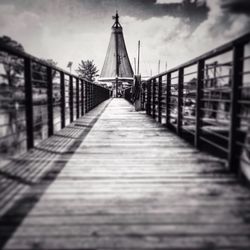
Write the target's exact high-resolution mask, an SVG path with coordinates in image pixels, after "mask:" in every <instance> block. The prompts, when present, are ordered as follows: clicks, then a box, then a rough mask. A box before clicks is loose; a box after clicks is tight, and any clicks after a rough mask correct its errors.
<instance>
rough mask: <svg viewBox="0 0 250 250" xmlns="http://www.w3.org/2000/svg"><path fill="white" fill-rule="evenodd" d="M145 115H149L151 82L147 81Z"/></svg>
mask: <svg viewBox="0 0 250 250" xmlns="http://www.w3.org/2000/svg"><path fill="white" fill-rule="evenodd" d="M146 108H147V114H148V115H151V80H150V81H147V107H146Z"/></svg>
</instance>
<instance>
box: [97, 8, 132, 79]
mask: <svg viewBox="0 0 250 250" xmlns="http://www.w3.org/2000/svg"><path fill="white" fill-rule="evenodd" d="M113 19H115V23H114V24H113V26H112V33H111V36H110V40H109V46H108V50H107V53H106V57H105V61H104V65H103V68H102V71H101V74H100V79H99V80H100V81H114V80H115V79H117V78H118V79H120V80H124V81H126V80H132V79H133V75H134V73H133V69H132V67H131V64H130V61H129V57H128V53H127V49H126V45H125V41H124V37H123V32H122V26H121V24H120V23H119V15H118V12H116V15H115V16H113Z"/></svg>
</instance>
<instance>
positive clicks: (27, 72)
mask: <svg viewBox="0 0 250 250" xmlns="http://www.w3.org/2000/svg"><path fill="white" fill-rule="evenodd" d="M24 80H25V115H26V135H27V149H31V148H33V147H34V129H33V101H32V67H31V60H30V58H25V59H24Z"/></svg>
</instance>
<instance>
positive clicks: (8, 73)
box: [0, 36, 24, 87]
mask: <svg viewBox="0 0 250 250" xmlns="http://www.w3.org/2000/svg"><path fill="white" fill-rule="evenodd" d="M0 43H2V44H5V45H8V46H10V47H13V48H14V49H16V50H20V51H24V48H23V46H22V45H21V44H20V43H18V42H17V41H15V40H12V39H11V38H10V37H8V36H2V37H0ZM0 64H2V65H3V68H4V71H5V74H4V75H1V76H2V77H3V78H6V79H7V81H8V85H9V87H14V86H15V85H16V84H17V83H18V75H20V74H21V73H22V72H23V60H22V59H20V58H18V57H17V56H15V55H12V54H9V53H6V52H3V51H0Z"/></svg>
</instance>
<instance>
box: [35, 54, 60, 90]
mask: <svg viewBox="0 0 250 250" xmlns="http://www.w3.org/2000/svg"><path fill="white" fill-rule="evenodd" d="M41 61H43V62H45V63H48V64H50V65H51V66H52V67H54V66H56V65H57V62H55V61H54V60H53V59H47V60H45V59H41ZM46 74H47V68H46V66H43V65H42V64H40V63H36V62H34V63H32V79H33V80H34V84H35V85H36V86H38V87H46V86H47V76H46ZM55 76H56V71H55V70H52V79H54V77H55ZM43 83H44V84H43Z"/></svg>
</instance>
